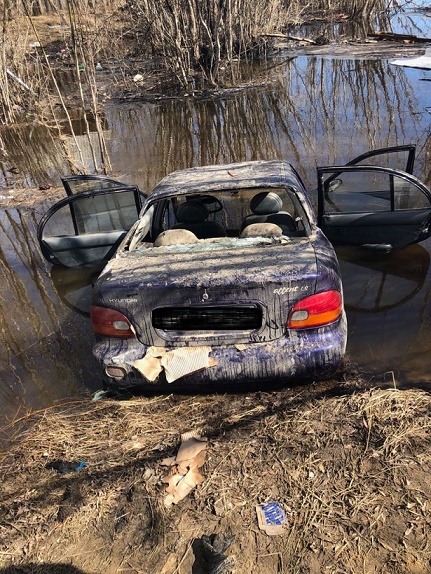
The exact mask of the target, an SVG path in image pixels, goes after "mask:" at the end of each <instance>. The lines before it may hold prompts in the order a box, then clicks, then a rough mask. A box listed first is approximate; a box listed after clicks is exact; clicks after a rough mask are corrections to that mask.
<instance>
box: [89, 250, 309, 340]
mask: <svg viewBox="0 0 431 574" xmlns="http://www.w3.org/2000/svg"><path fill="white" fill-rule="evenodd" d="M223 241H224V242H225V243H227V244H229V240H228V239H227V240H223ZM223 241H220V242H219V244H220V245H222V243H223ZM244 245H246V246H245V247H240V248H239V247H238V246H237V247H236V248H232V249H229V248H227V249H226V248H220V249H218V248H217V246H216V247H212V248H208V249H207V248H205V247H202V245H201V247H200V248H197V246H196V245H190V246H177V247H181V249H176V250H168V249H166V248H150V249H147V250H141V251H140V252H139V251H137V252H130V253H128V254H125V255H124V256H120V257H117V258H116V259H114V260H112V261H111V262H110V263H109V264H108V266H107V267H106V269H105V271H104V273H103V274H102V275H101V277H100V279H99V281H98V282H97V284H96V286H95V299H94V303H95V304H96V305H101V306H105V307H109V308H113V309H116V310H118V311H120V312H122V313H123V314H124V315H125V316H126V317H127V318H128V319H129V320H130V321H131V323H132V324H133V327H134V329H135V330H136V335H137V337H138V339H139V340H140V341H141V342H142V343H144V344H146V345H156V346H173V347H175V346H184V344H185V343H186V344H187V345H188V346H195V345H202V344H218V345H220V344H240V343H249V342H259V341H261V342H264V341H270V340H274V339H277V338H279V337H281V336H283V335H284V334H285V333H286V322H287V318H288V314H289V312H290V310H291V308H292V307H293V305H294V304H295V303H296V302H297V301H298V300H300V299H302V298H304V297H306V296H308V295H312V294H313V293H314V292H315V287H316V273H317V270H316V269H317V267H316V257H315V253H314V249H313V247H312V244H311V243H310V241H309V240H308V239H296V240H293V241H287V240H286V243H280V244H274V243H273V242H271V241H269V242H268V243H267V244H266V245H265V244H264V245H254V244H253V243H251V244H250V245H247V243H246V242H245V243H244ZM162 249H164V252H163V253H162Z"/></svg>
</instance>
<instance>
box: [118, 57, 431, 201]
mask: <svg viewBox="0 0 431 574" xmlns="http://www.w3.org/2000/svg"><path fill="white" fill-rule="evenodd" d="M261 73H262V71H261ZM419 73H420V71H419ZM257 79H259V78H257ZM267 81H268V84H267V86H266V87H265V88H262V87H260V88H256V89H249V90H244V91H242V92H240V93H236V94H235V95H230V97H227V98H220V99H214V100H212V101H205V102H194V101H192V100H187V101H169V102H165V103H160V104H159V105H157V106H151V107H149V106H139V107H138V106H133V105H129V106H116V107H112V108H109V109H108V110H107V122H108V124H109V125H110V129H111V136H110V141H111V148H110V157H111V160H112V164H113V165H114V166H115V169H116V172H117V173H118V174H120V175H123V174H124V175H126V174H127V177H128V178H129V181H134V182H136V183H138V184H139V185H140V187H141V188H143V189H147V190H148V189H151V188H152V187H153V186H154V184H155V183H156V182H157V181H158V180H159V179H160V178H161V177H163V176H164V175H165V174H166V173H168V172H170V171H173V170H175V169H180V168H184V167H190V166H193V165H202V164H211V163H219V162H228V161H240V160H252V159H269V158H274V157H277V158H284V159H288V160H290V161H291V162H292V163H293V164H294V165H295V166H296V167H297V168H298V169H299V171H300V173H301V174H302V175H303V176H304V178H305V180H306V183H307V184H308V185H309V186H310V187H314V186H315V183H316V180H315V172H314V168H315V166H316V165H330V164H336V163H343V162H347V161H348V160H349V159H351V158H352V157H355V156H356V155H358V154H359V153H362V152H364V151H366V150H368V149H371V148H376V147H385V146H390V145H397V144H402V143H412V142H414V143H416V144H417V145H418V149H419V152H421V151H422V150H423V149H424V146H425V142H426V140H427V138H428V135H429V114H428V113H427V111H426V107H427V106H428V103H429V101H428V91H427V88H426V85H425V83H424V82H419V81H418V75H417V74H416V76H415V75H413V76H411V75H409V74H406V71H405V69H400V68H399V67H395V66H391V65H390V64H389V63H388V61H387V60H347V59H344V60H335V59H329V58H322V57H312V58H306V57H298V58H296V59H294V60H292V61H289V62H286V63H284V64H283V66H280V68H274V69H271V71H270V72H268V77H267ZM425 165H426V164H425V157H424V154H423V153H419V154H418V163H417V171H416V175H418V176H419V177H421V176H423V175H424V170H425Z"/></svg>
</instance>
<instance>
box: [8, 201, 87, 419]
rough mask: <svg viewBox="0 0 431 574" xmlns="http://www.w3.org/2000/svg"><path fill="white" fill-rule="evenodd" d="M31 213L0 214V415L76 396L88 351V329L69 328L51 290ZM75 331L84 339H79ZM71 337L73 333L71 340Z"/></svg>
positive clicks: (69, 320) (67, 316) (68, 319)
mask: <svg viewBox="0 0 431 574" xmlns="http://www.w3.org/2000/svg"><path fill="white" fill-rule="evenodd" d="M35 229H36V215H35V213H34V211H30V210H28V211H17V210H14V209H9V210H5V211H2V212H0V232H1V235H2V242H1V245H0V278H1V282H2V291H1V294H0V333H1V334H0V339H1V340H0V343H1V344H0V348H1V351H0V373H1V374H0V396H1V397H2V413H4V409H6V408H9V409H10V408H11V407H12V405H14V409H15V410H16V407H18V406H19V405H24V404H25V405H27V406H36V405H45V404H51V403H52V400H53V397H58V396H64V393H65V392H66V393H67V394H71V393H73V392H75V393H76V384H77V381H79V379H81V382H82V380H83V379H84V377H85V374H84V372H83V369H84V371H85V366H86V364H88V359H89V356H90V353H91V335H90V329H89V325H88V324H86V323H82V320H81V323H82V325H78V326H74V327H72V325H73V321H74V319H73V316H72V317H71V316H70V313H69V312H65V311H66V310H65V308H64V307H62V305H60V300H59V298H58V296H57V294H56V292H55V290H54V289H53V285H52V282H51V280H50V277H49V275H48V273H47V269H46V265H45V264H44V262H43V260H42V258H41V256H40V253H39V248H38V245H37V240H36V231H35ZM79 329H82V330H83V331H84V330H85V332H87V331H88V337H86V336H85V335H84V336H83V337H81V338H80V337H78V335H77V334H78V333H79ZM71 333H74V337H75V339H76V340H75V339H74V338H72V335H71Z"/></svg>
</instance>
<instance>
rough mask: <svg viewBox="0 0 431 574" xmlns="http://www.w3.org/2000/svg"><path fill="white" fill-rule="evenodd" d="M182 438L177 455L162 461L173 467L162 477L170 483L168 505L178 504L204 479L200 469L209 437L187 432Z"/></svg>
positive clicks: (163, 480) (165, 464) (167, 497)
mask: <svg viewBox="0 0 431 574" xmlns="http://www.w3.org/2000/svg"><path fill="white" fill-rule="evenodd" d="M181 439H182V442H181V445H180V448H179V449H178V453H177V455H176V456H175V457H170V458H167V459H164V460H163V461H162V464H163V465H164V466H170V467H171V468H170V470H169V473H168V474H167V475H166V476H165V477H164V478H162V482H164V483H166V484H167V485H168V486H167V487H166V492H167V493H168V494H167V495H166V497H165V500H164V504H165V506H166V507H169V506H172V504H178V502H180V501H181V500H182V499H183V498H185V497H186V496H187V495H188V494H189V492H191V491H192V490H193V488H194V487H195V486H196V485H197V484H201V483H202V482H203V481H204V477H203V476H202V475H201V473H200V472H199V470H198V469H199V468H200V467H201V466H202V465H203V464H204V462H205V454H206V453H205V449H206V445H207V438H206V437H201V436H199V435H192V434H191V433H186V434H185V435H182V437H181Z"/></svg>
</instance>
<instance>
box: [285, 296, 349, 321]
mask: <svg viewBox="0 0 431 574" xmlns="http://www.w3.org/2000/svg"><path fill="white" fill-rule="evenodd" d="M342 312H343V298H342V296H341V293H340V292H339V291H324V292H323V293H318V294H317V295H311V296H310V297H306V298H305V299H302V300H301V301H298V303H296V305H295V306H294V307H293V309H292V311H291V313H290V315H289V319H288V322H287V326H288V327H289V329H310V328H311V327H321V326H322V325H329V323H333V322H334V321H336V320H337V319H338V318H339V317H340V315H341V313H342Z"/></svg>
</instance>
